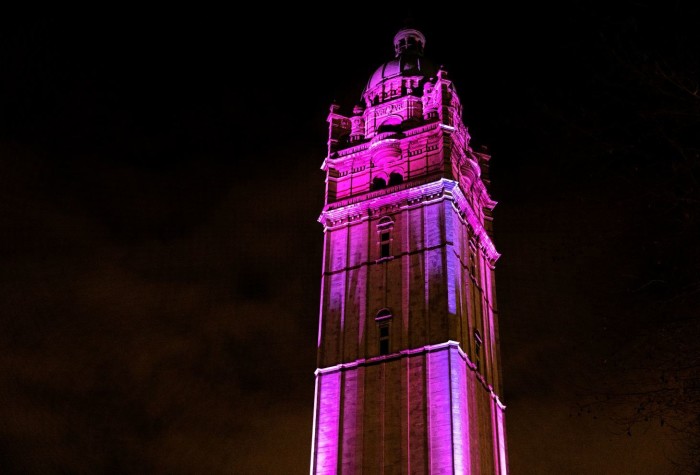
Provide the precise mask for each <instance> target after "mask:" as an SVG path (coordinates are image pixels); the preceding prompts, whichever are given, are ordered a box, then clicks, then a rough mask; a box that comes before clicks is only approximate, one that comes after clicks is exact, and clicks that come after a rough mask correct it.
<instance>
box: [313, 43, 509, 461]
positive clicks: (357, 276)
mask: <svg viewBox="0 0 700 475" xmlns="http://www.w3.org/2000/svg"><path fill="white" fill-rule="evenodd" d="M424 48H425V37H424V35H423V34H422V33H421V32H420V31H418V30H415V29H403V30H401V31H399V32H398V33H397V34H396V36H395V37H394V53H395V57H394V58H393V59H392V60H390V61H388V62H386V63H384V64H382V65H381V66H380V67H379V68H377V70H376V71H375V72H374V74H372V76H371V77H370V79H369V81H368V83H367V85H366V87H365V89H364V91H363V93H362V105H358V106H356V107H355V108H354V109H353V111H352V114H351V115H348V116H345V115H341V114H340V111H339V108H338V106H336V105H333V106H331V110H330V114H329V116H328V123H329V140H328V155H327V157H326V159H325V160H324V162H323V166H322V169H323V170H324V171H325V172H326V200H325V201H326V202H325V206H324V208H323V212H322V213H321V216H320V218H319V221H320V222H321V224H322V225H323V226H324V231H325V239H324V260H323V276H322V285H321V287H322V288H321V306H320V317H319V333H318V361H317V366H318V369H317V370H316V393H315V411H314V427H313V442H312V453H311V473H312V474H319V475H320V474H360V473H365V474H369V473H371V474H375V473H379V474H402V473H403V474H409V473H431V474H438V473H440V474H443V473H444V474H470V473H473V474H477V473H478V474H506V473H507V472H508V470H507V455H506V437H505V421H504V409H505V407H504V406H503V404H502V403H501V401H500V399H499V394H501V381H500V365H499V350H498V325H497V309H496V296H495V285H494V265H495V262H496V260H497V259H498V257H499V254H498V253H497V251H496V249H495V247H494V245H493V242H492V240H491V212H492V210H493V207H494V206H495V204H496V203H495V202H494V201H493V200H491V198H490V197H489V193H488V190H487V186H488V163H489V159H490V157H489V156H488V155H486V154H484V153H479V152H476V151H474V150H472V148H471V146H470V136H469V133H468V131H467V128H466V127H465V126H464V124H463V123H462V106H461V103H460V100H459V97H458V96H457V93H456V91H455V88H454V85H453V84H452V82H451V81H450V79H449V78H448V76H447V73H446V72H445V71H444V70H442V69H440V68H434V67H433V65H432V64H431V63H430V62H429V61H428V60H427V59H426V58H425V57H424Z"/></svg>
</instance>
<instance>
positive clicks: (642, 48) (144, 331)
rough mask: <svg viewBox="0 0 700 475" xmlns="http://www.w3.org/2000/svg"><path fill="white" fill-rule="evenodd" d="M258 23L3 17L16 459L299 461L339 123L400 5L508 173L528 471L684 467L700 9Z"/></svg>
mask: <svg viewBox="0 0 700 475" xmlns="http://www.w3.org/2000/svg"><path fill="white" fill-rule="evenodd" d="M252 8H253V10H252V13H248V14H242V13H240V14H235V13H232V12H228V11H212V10H206V11H204V10H181V11H173V10H167V11H166V10H163V11H148V12H147V11H140V10H119V11H110V12H106V11H105V12H98V11H92V12H89V11H88V12H85V11H81V12H80V15H69V14H68V13H65V12H64V13H62V14H60V15H59V14H56V15H51V14H45V15H43V16H42V17H35V16H24V17H20V16H12V15H5V16H3V17H2V19H0V210H1V211H0V213H2V214H1V216H2V219H1V220H0V244H1V245H0V253H1V254H2V261H1V262H2V266H1V267H0V279H1V281H2V284H1V285H0V472H2V473H173V474H176V473H183V474H184V473H212V474H214V473H229V474H230V473H234V474H268V473H269V474H302V473H308V466H309V458H310V446H311V424H312V412H313V391H314V375H313V372H314V370H315V357H316V355H315V350H316V333H317V325H318V302H319V291H320V273H321V258H322V255H321V250H322V249H321V246H322V241H323V233H322V227H321V225H320V224H319V223H318V222H317V221H316V220H317V218H318V215H319V213H320V211H321V208H322V206H323V187H324V176H323V172H322V171H321V170H320V169H319V167H320V165H321V163H322V161H323V158H324V155H325V151H326V140H327V125H326V123H325V119H326V115H327V112H328V107H329V105H330V104H331V102H332V101H334V100H336V101H337V102H338V103H339V104H341V106H342V107H343V108H344V112H345V113H349V112H350V110H351V108H352V106H353V105H354V104H355V103H357V102H358V101H359V97H360V94H361V92H362V89H363V87H364V85H365V83H366V81H367V79H368V78H369V76H370V74H371V73H372V72H373V71H374V70H375V69H376V68H377V67H378V66H379V65H380V64H381V63H382V62H384V61H387V60H389V59H391V57H392V56H393V50H392V38H393V36H394V34H395V33H396V31H397V30H398V29H399V28H401V27H402V26H404V25H405V21H406V18H407V17H412V18H413V22H412V23H411V24H412V25H415V26H416V27H418V28H419V29H421V31H423V32H424V33H425V35H426V39H427V41H426V56H428V57H429V58H430V59H431V60H432V61H433V62H434V63H436V64H443V65H444V66H445V69H446V70H447V71H448V72H449V73H450V76H451V78H452V79H453V80H454V82H455V84H456V87H457V92H458V94H459V95H460V98H461V101H462V104H463V105H464V120H465V123H466V125H467V126H468V127H469V130H470V133H471V135H472V144H474V145H486V146H488V147H489V150H490V152H491V153H492V157H493V158H492V161H491V163H492V167H491V179H492V196H493V197H494V199H495V200H497V201H498V202H499V204H498V206H497V207H496V209H495V226H494V227H495V242H496V245H497V248H498V250H499V251H500V252H501V253H502V257H501V259H500V260H499V261H498V263H497V267H496V269H497V274H496V275H497V292H498V305H499V310H500V317H499V318H500V329H501V339H502V341H501V358H502V365H503V379H504V386H505V394H504V395H503V399H504V402H505V404H506V405H507V407H508V409H507V430H508V444H509V456H510V464H511V470H512V472H513V473H514V474H563V473H566V474H636V473H639V474H642V473H643V474H670V473H675V472H674V470H676V469H677V468H678V466H677V464H678V463H680V462H679V461H682V460H683V457H684V456H685V455H686V452H685V448H684V445H683V444H681V443H680V442H679V441H678V440H677V439H678V438H679V437H680V438H682V439H684V440H686V441H687V440H688V439H689V437H688V436H687V435H681V434H680V433H679V431H678V430H677V427H678V421H676V422H674V417H675V416H674V413H672V412H673V411H669V410H665V409H663V407H662V408H661V409H660V410H659V411H655V412H654V413H653V414H651V413H649V410H650V409H649V405H647V406H646V407H645V408H644V409H643V410H642V411H641V412H640V411H639V405H638V398H636V396H635V394H636V393H645V392H648V391H649V390H650V388H651V390H653V389H654V388H656V387H657V386H658V384H659V381H661V379H660V378H661V377H662V376H663V377H666V376H668V375H669V374H672V373H673V370H674V369H675V368H678V367H681V366H683V367H684V368H686V367H688V366H690V367H691V373H690V374H691V376H688V374H689V373H687V372H686V373H683V375H685V376H684V377H685V379H692V380H694V381H697V379H698V377H697V373H692V368H693V367H694V368H695V370H697V367H698V361H697V360H698V356H697V355H698V354H700V351H699V350H700V348H699V346H700V345H699V344H698V343H697V342H696V340H700V331H698V330H699V328H700V327H699V326H698V322H697V321H696V320H697V317H698V315H700V249H698V248H699V247H700V246H699V245H698V243H699V242H700V215H699V214H698V205H699V204H700V184H699V183H698V180H700V155H699V153H700V152H699V151H700V145H699V144H700V138H699V136H700V134H699V133H698V131H700V95H699V93H698V80H699V79H698V78H699V77H700V59H699V58H700V51H698V50H699V49H700V35H699V34H698V30H700V28H698V21H699V20H700V15H699V13H700V12H699V11H698V7H697V6H694V7H687V6H685V5H684V4H681V3H676V2H673V1H668V2H664V3H658V4H657V3H654V4H652V3H648V2H643V1H642V2H621V3H619V4H617V5H615V7H614V8H611V7H610V6H602V5H601V6H596V4H595V3H591V2H578V1H575V2H569V3H568V4H567V6H556V7H548V8H544V7H541V8H540V7H537V6H533V5H531V4H527V3H526V4H521V5H516V6H508V7H505V6H503V5H492V6H488V5H467V7H466V8H467V13H466V14H464V15H461V14H457V13H455V12H453V11H452V10H451V9H450V8H449V7H448V6H447V5H443V4H435V5H430V4H424V5H423V7H422V8H421V9H417V10H414V11H413V12H404V11H402V10H401V6H400V5H398V4H397V5H394V6H392V8H390V9H389V8H387V9H384V10H382V9H379V10H373V9H371V8H369V7H367V8H365V7H362V8H359V7H356V6H354V4H345V5H344V7H343V8H342V9H341V8H338V9H337V11H325V12H320V13H319V12H314V14H313V15H309V16H308V18H307V15H306V13H307V12H306V11H305V8H306V7H302V6H289V7H286V9H283V10H274V9H273V8H272V7H269V6H268V7H263V6H261V7H252ZM424 10H425V11H424ZM428 10H430V11H428ZM312 16H313V17H314V19H312V18H311V17H312ZM664 375H666V376H664ZM670 377H671V378H673V376H670ZM680 379H683V378H681V377H678V378H677V380H680ZM674 381H676V380H674ZM664 384H665V383H664ZM698 387H700V386H698ZM696 389H697V387H696ZM664 394H665V393H664ZM684 394H685V395H686V396H688V394H690V396H688V398H690V399H691V400H692V399H693V397H694V395H696V393H693V392H692V391H689V390H686V392H685V393H684ZM601 399H602V400H604V402H602V403H600V404H598V403H596V404H590V402H591V401H594V402H595V401H599V400H601ZM696 401H697V399H696ZM691 402H692V401H691ZM684 407H685V406H684ZM692 407H695V408H697V405H696V406H692ZM645 411H647V412H645ZM640 414H641V416H643V417H637V418H638V419H640V420H641V422H640V423H638V424H634V425H632V427H629V424H628V423H627V422H629V418H630V417H631V416H630V415H633V416H639V415H640ZM688 414H690V415H689V416H688ZM697 414H698V413H692V412H690V413H686V414H685V416H684V417H690V418H691V419H692V418H693V417H694V418H697V417H698V415H697ZM644 417H646V419H647V420H646V421H644ZM674 428H675V429H674ZM689 473H690V472H689Z"/></svg>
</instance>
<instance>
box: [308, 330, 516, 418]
mask: <svg viewBox="0 0 700 475" xmlns="http://www.w3.org/2000/svg"><path fill="white" fill-rule="evenodd" d="M449 349H454V350H456V352H457V354H458V355H459V357H460V358H461V359H462V360H463V361H464V362H465V363H466V365H467V368H469V369H470V370H471V371H472V372H473V373H474V375H475V376H476V378H477V379H478V380H479V382H480V383H481V386H482V387H483V388H484V389H485V390H486V391H488V392H489V394H490V396H491V398H493V399H494V401H496V403H497V404H498V406H499V407H500V408H501V409H505V408H506V406H505V405H504V404H503V403H502V402H501V400H500V398H499V397H498V395H497V394H496V393H495V392H494V391H493V386H491V385H490V384H488V383H487V382H486V380H485V379H484V377H483V375H482V374H481V373H479V371H477V368H476V365H475V364H474V363H472V361H471V360H470V359H469V357H468V356H467V354H466V353H465V352H464V351H463V350H462V348H461V347H460V344H459V342H458V341H453V340H448V341H446V342H444V343H438V344H436V345H425V346H422V347H420V348H411V349H407V350H401V351H399V352H396V353H391V354H388V355H381V356H374V357H372V358H360V359H357V360H355V361H351V362H348V363H340V364H337V365H333V366H328V367H326V368H317V369H316V371H315V372H314V374H315V375H316V377H317V378H318V377H319V376H322V375H326V374H332V373H336V372H342V371H349V370H353V369H356V368H359V367H363V366H371V365H376V364H381V363H388V362H390V361H394V360H399V359H402V358H407V357H411V356H416V355H420V354H428V353H436V352H439V351H445V350H449Z"/></svg>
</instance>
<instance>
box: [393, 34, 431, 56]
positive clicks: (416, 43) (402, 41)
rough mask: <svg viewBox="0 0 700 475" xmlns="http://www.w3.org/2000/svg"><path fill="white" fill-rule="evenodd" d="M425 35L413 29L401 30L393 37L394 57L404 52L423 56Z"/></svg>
mask: <svg viewBox="0 0 700 475" xmlns="http://www.w3.org/2000/svg"><path fill="white" fill-rule="evenodd" d="M424 47H425V35H423V33H421V32H420V31H418V30H416V29H415V28H402V29H401V30H399V32H398V33H396V35H395V36H394V51H395V52H396V56H399V55H400V54H401V53H404V52H409V51H410V52H414V53H418V54H420V55H422V54H423V48H424Z"/></svg>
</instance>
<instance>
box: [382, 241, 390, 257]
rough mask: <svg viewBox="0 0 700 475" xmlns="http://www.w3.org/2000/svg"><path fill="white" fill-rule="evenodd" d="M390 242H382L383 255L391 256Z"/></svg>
mask: <svg viewBox="0 0 700 475" xmlns="http://www.w3.org/2000/svg"><path fill="white" fill-rule="evenodd" d="M389 251H390V250H389V243H388V242H387V243H382V252H381V257H389V255H390V254H389Z"/></svg>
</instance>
